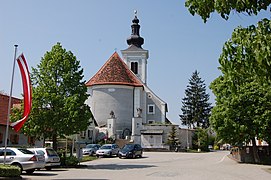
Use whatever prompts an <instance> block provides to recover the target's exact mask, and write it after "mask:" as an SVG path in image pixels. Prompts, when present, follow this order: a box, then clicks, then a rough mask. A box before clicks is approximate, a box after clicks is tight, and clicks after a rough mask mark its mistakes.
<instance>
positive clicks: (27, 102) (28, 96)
mask: <svg viewBox="0 0 271 180" xmlns="http://www.w3.org/2000/svg"><path fill="white" fill-rule="evenodd" d="M17 63H18V65H19V68H20V71H21V75H22V82H23V91H24V92H23V93H24V113H23V118H22V119H20V120H18V121H16V122H13V123H11V126H12V127H13V128H14V130H15V131H16V132H18V131H19V130H20V129H21V128H22V126H23V124H24V123H25V121H26V120H27V118H28V116H29V114H30V110H31V106H32V90H31V82H30V75H29V71H28V67H27V63H26V60H25V57H24V55H23V54H21V55H20V56H19V57H18V58H17Z"/></svg>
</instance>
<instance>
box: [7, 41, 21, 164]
mask: <svg viewBox="0 0 271 180" xmlns="http://www.w3.org/2000/svg"><path fill="white" fill-rule="evenodd" d="M14 47H15V48H14V49H15V50H14V60H13V67H12V75H11V83H10V93H9V101H8V115H7V126H6V136H5V151H4V164H6V155H7V154H6V149H7V145H8V130H9V122H10V109H11V99H12V89H13V79H14V69H15V61H16V56H17V55H16V54H17V48H18V45H17V44H15V45H14Z"/></svg>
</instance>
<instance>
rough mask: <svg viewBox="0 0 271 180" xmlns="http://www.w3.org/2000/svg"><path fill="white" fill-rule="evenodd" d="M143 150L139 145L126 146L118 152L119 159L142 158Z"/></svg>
mask: <svg viewBox="0 0 271 180" xmlns="http://www.w3.org/2000/svg"><path fill="white" fill-rule="evenodd" d="M142 154H143V148H142V147H141V145H139V144H126V145H125V146H124V147H123V148H122V149H121V150H120V151H119V154H118V156H119V158H136V157H142Z"/></svg>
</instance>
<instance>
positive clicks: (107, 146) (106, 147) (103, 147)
mask: <svg viewBox="0 0 271 180" xmlns="http://www.w3.org/2000/svg"><path fill="white" fill-rule="evenodd" d="M111 148H112V146H110V145H106V146H102V147H101V148H100V149H111Z"/></svg>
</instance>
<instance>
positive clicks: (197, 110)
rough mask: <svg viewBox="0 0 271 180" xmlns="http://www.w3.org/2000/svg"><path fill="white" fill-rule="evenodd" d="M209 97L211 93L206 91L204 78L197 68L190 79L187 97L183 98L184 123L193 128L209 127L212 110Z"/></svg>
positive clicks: (182, 116)
mask: <svg viewBox="0 0 271 180" xmlns="http://www.w3.org/2000/svg"><path fill="white" fill-rule="evenodd" d="M209 97H210V95H209V94H207V93H206V85H205V83H204V80H202V79H201V78H200V76H199V72H198V71H197V70H196V71H195V72H193V74H192V77H191V78H190V79H189V84H188V85H187V89H186V90H185V97H184V98H183V99H182V107H181V111H182V114H181V115H180V120H181V123H182V125H187V126H188V127H189V128H193V129H194V128H196V127H201V128H207V127H209V116H210V111H211V103H209V102H208V101H209Z"/></svg>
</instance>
